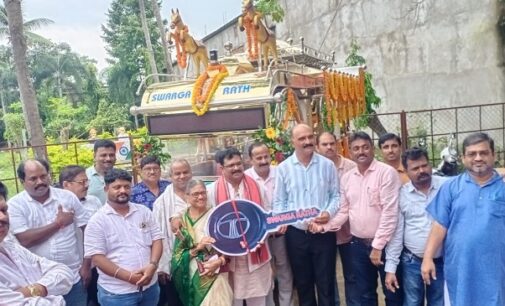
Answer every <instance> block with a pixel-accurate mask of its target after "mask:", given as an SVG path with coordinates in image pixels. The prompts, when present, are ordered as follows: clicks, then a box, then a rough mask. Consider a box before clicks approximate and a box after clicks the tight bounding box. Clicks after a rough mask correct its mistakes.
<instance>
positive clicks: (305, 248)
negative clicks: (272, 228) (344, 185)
mask: <svg viewBox="0 0 505 306" xmlns="http://www.w3.org/2000/svg"><path fill="white" fill-rule="evenodd" d="M291 140H292V142H293V146H294V148H295V152H294V154H293V155H292V156H290V157H289V158H288V159H286V160H285V161H284V162H282V163H281V164H280V165H279V167H278V168H277V175H276V179H275V194H274V200H273V211H274V212H276V213H280V212H284V211H290V210H299V209H305V208H311V207H316V208H318V209H319V210H320V211H321V214H320V216H319V217H317V218H315V219H313V220H312V221H310V222H313V223H317V224H320V225H322V224H326V223H327V222H328V221H329V220H330V218H331V217H333V216H334V215H335V213H336V211H337V209H338V201H339V193H338V177H337V174H336V171H335V166H334V164H333V162H332V161H330V160H329V159H327V158H325V157H323V156H321V155H319V154H317V153H315V152H314V150H315V137H314V132H313V131H312V128H310V127H309V126H308V125H306V124H299V125H297V126H295V127H294V128H293V131H292V137H291ZM310 222H306V221H305V222H298V223H295V224H293V225H291V226H289V227H287V229H284V230H286V246H287V250H288V256H289V260H290V263H291V269H292V271H293V277H294V282H295V287H296V289H297V291H298V298H299V302H300V306H309V305H310V306H312V305H321V306H323V305H324V306H326V305H328V306H329V305H335V256H336V244H335V239H336V238H335V233H331V232H329V233H317V234H312V233H310V232H309V231H308V228H309V225H310ZM314 287H316V288H317V302H316V296H315V292H314Z"/></svg>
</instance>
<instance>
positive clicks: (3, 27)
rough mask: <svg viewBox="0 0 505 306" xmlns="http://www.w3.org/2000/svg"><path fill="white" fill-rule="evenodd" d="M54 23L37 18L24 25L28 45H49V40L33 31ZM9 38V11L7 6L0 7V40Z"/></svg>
mask: <svg viewBox="0 0 505 306" xmlns="http://www.w3.org/2000/svg"><path fill="white" fill-rule="evenodd" d="M52 23H53V21H52V20H51V19H47V18H37V19H32V20H28V21H26V22H25V23H24V24H23V27H24V31H25V36H26V40H27V41H28V43H41V44H44V43H48V42H49V40H48V39H47V38H45V37H42V36H40V35H38V34H35V33H34V32H32V31H33V30H36V29H39V28H40V27H42V26H45V25H49V24H52ZM8 36H9V24H8V20H7V11H6V9H5V6H3V5H0V38H4V37H8Z"/></svg>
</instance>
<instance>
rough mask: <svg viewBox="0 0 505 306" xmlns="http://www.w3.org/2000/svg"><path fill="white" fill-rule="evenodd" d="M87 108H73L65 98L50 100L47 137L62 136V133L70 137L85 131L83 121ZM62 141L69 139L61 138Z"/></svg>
mask: <svg viewBox="0 0 505 306" xmlns="http://www.w3.org/2000/svg"><path fill="white" fill-rule="evenodd" d="M85 113H86V108H85V107H84V106H79V107H73V106H72V104H70V103H69V102H68V101H67V100H66V99H65V98H50V99H49V101H48V117H49V118H50V120H48V121H47V122H46V124H45V125H46V129H45V134H46V136H52V137H57V136H61V135H62V134H61V133H62V132H66V133H68V136H73V135H77V134H79V131H82V130H84V129H85V122H84V121H83V119H84V115H85ZM60 140H61V141H65V142H66V140H67V139H63V138H60Z"/></svg>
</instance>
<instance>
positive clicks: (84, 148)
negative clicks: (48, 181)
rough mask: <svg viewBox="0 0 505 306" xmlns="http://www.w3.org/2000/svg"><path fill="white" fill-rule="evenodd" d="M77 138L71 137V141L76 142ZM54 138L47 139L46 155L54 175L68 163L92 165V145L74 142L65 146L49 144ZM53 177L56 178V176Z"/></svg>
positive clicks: (84, 165)
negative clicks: (74, 143)
mask: <svg viewBox="0 0 505 306" xmlns="http://www.w3.org/2000/svg"><path fill="white" fill-rule="evenodd" d="M77 141H79V139H75V138H74V139H71V142H77ZM50 143H54V140H52V139H49V141H48V144H49V145H48V146H47V155H48V158H49V163H50V165H51V172H52V173H53V175H54V176H56V175H57V174H59V173H60V171H61V169H62V168H63V167H65V166H68V165H80V166H83V167H85V168H87V167H89V166H91V165H93V146H92V145H90V144H88V143H85V144H82V143H81V144H76V145H75V146H74V145H70V146H68V148H65V147H64V146H62V145H59V144H58V145H50ZM54 179H56V180H57V178H56V177H54Z"/></svg>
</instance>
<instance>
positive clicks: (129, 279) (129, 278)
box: [128, 272, 133, 282]
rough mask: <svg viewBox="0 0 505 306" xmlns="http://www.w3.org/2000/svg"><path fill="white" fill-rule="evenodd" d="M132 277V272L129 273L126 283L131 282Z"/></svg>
mask: <svg viewBox="0 0 505 306" xmlns="http://www.w3.org/2000/svg"><path fill="white" fill-rule="evenodd" d="M132 275H133V272H130V277H128V282H130V281H131V280H132Z"/></svg>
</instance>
